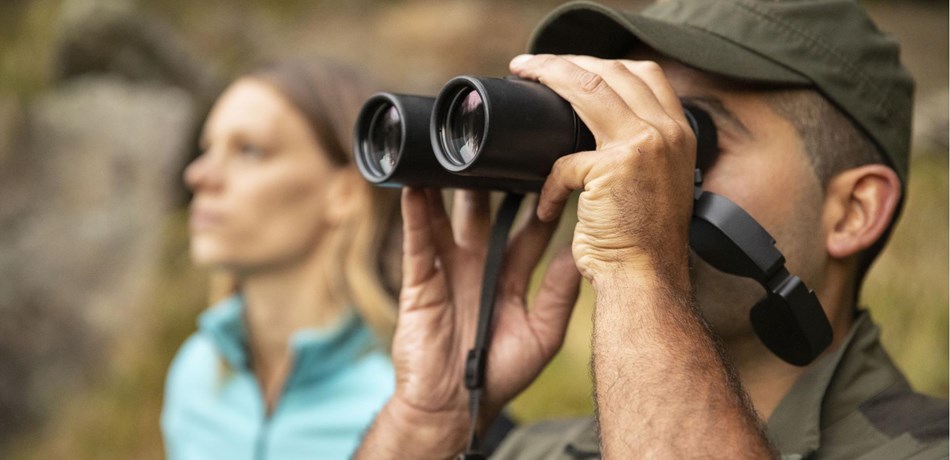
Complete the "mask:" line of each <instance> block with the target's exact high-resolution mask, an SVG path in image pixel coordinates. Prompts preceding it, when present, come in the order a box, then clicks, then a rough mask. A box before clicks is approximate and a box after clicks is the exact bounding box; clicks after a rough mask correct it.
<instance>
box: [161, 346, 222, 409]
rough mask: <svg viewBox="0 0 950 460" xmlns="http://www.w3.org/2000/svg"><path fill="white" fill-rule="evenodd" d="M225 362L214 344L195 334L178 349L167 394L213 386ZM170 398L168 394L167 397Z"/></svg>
mask: <svg viewBox="0 0 950 460" xmlns="http://www.w3.org/2000/svg"><path fill="white" fill-rule="evenodd" d="M222 366H223V361H222V358H221V355H220V353H218V351H217V350H216V349H215V346H214V343H213V342H212V341H211V340H210V339H209V338H208V337H206V336H205V335H203V334H201V333H200V332H195V333H193V334H192V335H191V336H190V337H188V339H187V340H185V342H184V343H183V344H182V345H181V348H179V349H178V353H176V354H175V358H174V359H173V360H172V363H171V366H170V367H169V369H168V376H167V378H166V382H165V383H166V393H170V392H174V391H175V390H176V389H178V388H182V387H185V388H190V390H188V392H189V393H190V392H193V391H194V389H195V386H196V385H197V386H201V384H202V383H204V384H205V385H209V384H212V383H213V381H214V380H215V379H217V376H218V374H219V371H220V368H221V367H222ZM167 396H169V395H168V394H166V397H167Z"/></svg>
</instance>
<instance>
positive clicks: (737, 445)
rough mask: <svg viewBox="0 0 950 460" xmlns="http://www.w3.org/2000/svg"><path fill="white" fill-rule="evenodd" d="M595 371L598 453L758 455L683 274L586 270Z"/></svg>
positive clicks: (751, 417)
mask: <svg viewBox="0 0 950 460" xmlns="http://www.w3.org/2000/svg"><path fill="white" fill-rule="evenodd" d="M592 282H593V286H594V289H595V291H596V293H597V306H596V310H595V314H594V340H593V348H594V356H593V365H594V377H595V390H596V403H597V409H598V416H599V422H600V432H601V442H602V445H603V446H602V447H603V450H604V457H605V458H631V457H633V456H636V457H651V458H689V457H696V456H707V455H712V456H716V457H720V456H725V457H729V458H735V457H749V458H765V457H768V456H770V455H771V452H770V446H769V443H768V441H767V440H766V438H765V437H764V435H763V432H762V429H761V425H760V422H759V421H758V418H757V417H756V416H755V413H754V411H753V410H752V408H751V406H750V404H748V402H747V399H746V397H745V394H744V392H743V390H742V389H741V385H740V384H739V383H738V380H737V378H736V377H735V376H734V374H733V373H731V372H730V371H729V370H728V367H727V366H726V364H725V361H724V358H723V356H722V354H721V352H720V351H719V349H718V348H717V346H716V342H715V341H714V340H713V338H712V337H711V335H710V333H709V331H708V329H707V327H706V326H705V323H704V322H703V320H702V318H701V316H700V314H699V312H698V310H697V309H696V308H695V306H694V305H693V302H692V295H691V293H690V287H689V277H688V274H687V273H686V270H685V268H683V269H682V271H681V272H680V273H665V274H664V273H658V272H656V271H650V270H642V271H627V272H622V273H621V272H617V273H611V274H609V275H605V276H600V277H595V278H594V279H593V280H592Z"/></svg>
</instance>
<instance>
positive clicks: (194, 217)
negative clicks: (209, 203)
mask: <svg viewBox="0 0 950 460" xmlns="http://www.w3.org/2000/svg"><path fill="white" fill-rule="evenodd" d="M223 221H224V215H223V214H222V213H220V212H215V211H212V210H210V209H205V208H197V207H193V208H191V211H190V213H189V219H188V228H189V229H190V230H191V231H201V230H208V229H211V228H214V227H216V226H218V225H220V224H221V222H223Z"/></svg>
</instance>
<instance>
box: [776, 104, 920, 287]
mask: <svg viewBox="0 0 950 460" xmlns="http://www.w3.org/2000/svg"><path fill="white" fill-rule="evenodd" d="M765 99H766V103H767V104H768V105H769V107H770V108H771V109H772V110H773V111H775V113H776V114H778V115H779V116H781V117H782V118H785V119H786V120H788V121H789V123H791V124H792V126H793V127H794V128H795V131H796V132H797V133H798V135H799V136H800V137H801V139H802V143H803V145H804V147H805V152H806V154H807V155H808V158H809V160H810V161H811V164H812V167H813V168H814V170H815V174H816V175H817V176H818V181H819V182H820V183H821V187H822V189H823V190H824V189H825V188H826V187H827V186H828V182H829V181H831V179H832V178H833V177H834V176H836V175H838V174H839V173H841V172H843V171H846V170H848V169H852V168H857V167H859V166H864V165H869V164H883V165H887V166H890V165H889V164H888V163H887V161H886V160H885V156H884V154H883V153H882V152H881V150H880V149H879V148H878V147H877V146H876V145H875V144H874V142H872V141H871V138H870V137H869V136H868V135H867V134H866V133H865V132H864V131H863V130H861V129H859V128H858V127H857V125H855V123H854V122H853V121H852V120H851V119H850V118H849V117H848V116H847V115H845V114H844V112H842V111H841V110H840V109H838V107H836V106H835V105H834V104H832V103H831V102H829V101H828V99H826V98H825V97H824V96H822V95H821V93H819V92H818V91H816V90H814V89H808V88H805V89H783V90H777V91H774V92H770V93H768V95H767V96H766V98H765ZM903 201H904V198H903V196H901V200H900V202H901V204H902V203H903ZM900 208H901V205H900V204H899V205H898V207H897V211H895V213H894V216H892V218H891V222H890V224H889V225H888V226H887V229H886V230H885V231H884V233H883V234H882V235H881V237H880V238H878V240H877V241H875V242H874V244H873V245H871V247H869V248H867V249H866V250H864V251H863V252H862V253H861V255H860V256H859V258H858V271H857V275H858V276H857V283H856V285H855V292H854V297H855V298H857V296H858V293H859V292H860V290H861V284H862V282H863V281H864V278H865V276H866V275H867V272H868V270H869V269H870V268H871V263H873V262H874V260H875V259H876V258H877V256H878V255H879V254H880V252H881V250H882V249H883V248H884V245H885V244H886V243H887V240H888V238H890V235H891V230H892V229H893V228H894V224H895V223H896V222H897V217H898V215H899V213H900Z"/></svg>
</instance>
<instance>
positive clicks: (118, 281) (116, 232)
mask: <svg viewBox="0 0 950 460" xmlns="http://www.w3.org/2000/svg"><path fill="white" fill-rule="evenodd" d="M194 112H195V109H194V101H193V99H192V97H191V96H189V95H188V93H186V92H185V91H183V90H181V89H178V88H174V87H169V86H158V85H147V84H137V83H132V82H129V81H127V80H125V79H122V78H118V77H108V76H100V77H95V78H83V79H79V80H74V81H71V82H68V83H66V84H64V85H62V86H61V87H60V88H58V89H56V90H55V91H52V92H50V93H48V94H45V95H43V96H42V97H40V98H38V99H37V100H35V101H34V102H33V103H31V104H30V106H29V107H28V109H27V114H28V115H27V118H26V121H25V128H26V129H25V133H24V135H23V140H22V147H21V151H19V152H18V155H16V156H15V157H14V158H13V160H12V161H8V162H7V167H6V168H3V169H2V170H0V196H2V197H3V199H2V200H0V279H2V280H4V281H3V282H2V283H0V436H2V435H3V434H4V432H9V431H11V430H14V429H15V428H17V426H18V425H22V424H23V423H26V422H27V421H28V420H29V419H30V417H29V416H30V414H37V413H39V412H42V411H43V409H44V406H47V405H49V404H52V403H53V402H54V401H55V400H56V397H57V395H59V394H63V392H64V391H65V390H69V389H75V385H78V384H79V383H77V382H81V381H82V376H83V375H84V374H83V372H85V371H89V370H94V369H97V367H99V365H100V364H101V363H99V362H97V359H98V358H100V357H102V356H108V354H106V353H104V351H105V346H107V345H108V343H109V342H110V341H111V340H112V339H114V338H115V337H117V336H119V335H120V333H121V332H122V331H123V330H127V329H129V328H131V329H134V327H133V326H134V324H135V319H136V316H137V315H140V314H141V310H140V308H141V307H140V305H142V304H143V302H141V299H142V298H143V297H144V296H145V295H146V294H147V292H148V291H147V286H148V280H149V278H150V274H151V272H152V270H153V269H154V266H155V260H154V258H155V257H157V255H158V254H159V251H158V244H159V242H160V236H161V229H162V225H163V222H164V217H165V216H166V215H167V212H168V210H169V208H170V205H171V201H172V198H171V197H172V196H173V194H172V193H171V191H172V190H173V188H174V187H175V184H176V183H177V182H178V181H179V178H178V173H179V169H180V166H181V164H182V163H183V161H184V156H185V155H186V153H187V152H188V151H189V145H188V144H190V142H191V133H192V130H193V126H194V123H195V113H194ZM11 414H16V415H15V416H16V417H17V418H16V419H14V418H13V415H11Z"/></svg>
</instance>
